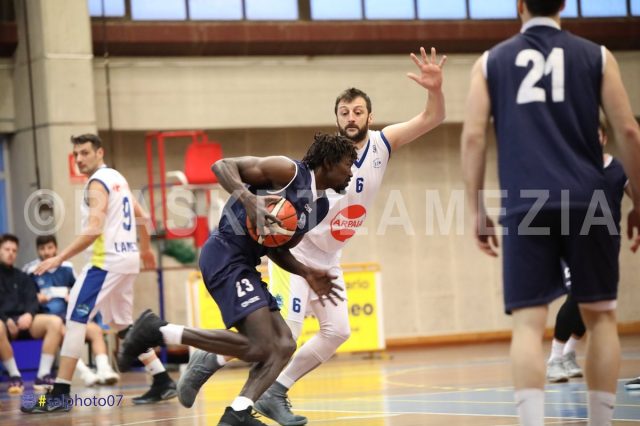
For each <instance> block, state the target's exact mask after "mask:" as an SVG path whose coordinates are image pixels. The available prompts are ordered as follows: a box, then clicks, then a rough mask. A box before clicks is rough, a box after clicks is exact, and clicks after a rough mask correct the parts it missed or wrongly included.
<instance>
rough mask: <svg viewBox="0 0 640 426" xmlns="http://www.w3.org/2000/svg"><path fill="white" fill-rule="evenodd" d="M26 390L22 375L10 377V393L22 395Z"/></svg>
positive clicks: (8, 390)
mask: <svg viewBox="0 0 640 426" xmlns="http://www.w3.org/2000/svg"><path fill="white" fill-rule="evenodd" d="M23 391H24V383H23V382H22V377H20V376H12V377H9V388H8V389H7V392H8V393H9V395H21V394H22V392H23Z"/></svg>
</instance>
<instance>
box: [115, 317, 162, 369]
mask: <svg viewBox="0 0 640 426" xmlns="http://www.w3.org/2000/svg"><path fill="white" fill-rule="evenodd" d="M167 324H168V322H167V321H164V320H162V319H160V317H159V316H157V315H156V314H154V313H153V312H151V309H147V310H146V311H144V312H143V313H142V314H140V317H138V319H137V320H136V322H134V323H133V326H132V327H131V329H130V330H129V332H128V333H127V335H126V337H125V338H124V341H123V342H122V345H120V352H119V353H118V369H119V370H120V371H121V372H125V371H129V370H130V369H131V364H133V362H134V361H135V360H136V359H138V356H139V355H140V354H142V353H143V352H145V351H146V350H147V349H149V348H153V347H156V346H162V345H164V339H163V337H162V333H161V332H160V327H163V326H165V325H167Z"/></svg>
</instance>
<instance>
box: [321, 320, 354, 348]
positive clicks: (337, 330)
mask: <svg viewBox="0 0 640 426" xmlns="http://www.w3.org/2000/svg"><path fill="white" fill-rule="evenodd" d="M320 332H321V333H322V334H323V336H324V337H325V338H326V339H327V340H330V341H331V342H333V343H334V344H336V345H337V346H340V345H341V344H343V343H344V342H346V341H347V340H349V337H351V327H350V326H349V323H346V324H337V325H335V324H334V325H331V326H329V327H327V328H325V329H322V330H321V331H320Z"/></svg>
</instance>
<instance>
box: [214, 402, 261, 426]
mask: <svg viewBox="0 0 640 426" xmlns="http://www.w3.org/2000/svg"><path fill="white" fill-rule="evenodd" d="M266 425H267V424H266V423H262V422H261V421H260V420H258V419H256V415H255V413H254V412H253V408H251V407H248V408H247V409H246V410H242V411H235V410H234V409H233V408H231V407H227V408H226V409H225V410H224V414H223V415H222V417H221V418H220V422H219V423H218V426H266Z"/></svg>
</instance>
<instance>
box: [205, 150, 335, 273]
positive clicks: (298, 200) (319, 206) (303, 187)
mask: <svg viewBox="0 0 640 426" xmlns="http://www.w3.org/2000/svg"><path fill="white" fill-rule="evenodd" d="M291 161H294V160H291ZM294 163H295V164H296V175H295V177H294V178H293V180H292V181H291V182H290V183H289V185H287V187H286V188H283V189H280V190H273V188H258V187H253V186H250V187H249V191H251V192H252V193H254V194H259V195H271V196H280V197H284V198H286V199H287V200H289V202H291V204H293V206H294V207H295V209H296V213H297V216H298V227H297V229H296V231H295V234H294V236H293V238H295V237H296V236H298V235H301V234H304V233H306V232H308V231H309V230H310V229H312V228H313V227H315V226H316V225H318V224H319V223H320V222H321V221H322V219H324V217H325V216H326V215H327V212H328V211H329V201H328V200H327V198H326V197H324V196H322V197H318V195H317V192H316V183H315V176H314V174H313V172H312V171H311V170H309V168H308V167H307V166H306V165H305V164H304V163H302V162H299V161H294ZM246 219H247V212H246V210H245V208H244V205H243V204H242V203H241V202H240V201H238V199H237V198H235V197H233V196H232V197H231V198H230V199H229V201H228V202H227V204H225V206H224V209H223V212H222V218H221V219H220V224H219V226H218V229H217V230H216V231H215V232H214V233H213V235H212V236H213V237H216V238H222V239H224V240H226V243H225V244H227V245H229V248H230V249H229V250H225V251H226V252H227V255H229V256H231V253H233V256H234V259H226V261H225V262H219V263H221V264H227V265H228V264H232V263H235V262H242V263H245V264H246V263H247V262H248V263H250V266H256V265H258V264H260V258H261V257H262V256H264V255H265V254H266V253H267V248H266V247H265V246H263V245H260V244H258V243H257V242H256V241H255V240H254V239H253V238H251V237H250V236H249V234H248V231H247V226H246ZM221 255H222V254H221V253H219V254H218V256H221ZM221 266H222V265H221Z"/></svg>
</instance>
